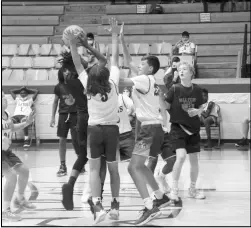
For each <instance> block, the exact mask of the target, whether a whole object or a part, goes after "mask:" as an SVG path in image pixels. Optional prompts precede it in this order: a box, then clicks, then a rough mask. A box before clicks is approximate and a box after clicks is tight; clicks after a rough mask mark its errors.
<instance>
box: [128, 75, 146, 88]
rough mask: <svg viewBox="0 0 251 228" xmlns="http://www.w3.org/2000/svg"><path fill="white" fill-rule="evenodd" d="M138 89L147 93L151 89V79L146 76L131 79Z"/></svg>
mask: <svg viewBox="0 0 251 228" xmlns="http://www.w3.org/2000/svg"><path fill="white" fill-rule="evenodd" d="M130 79H131V80H132V81H133V83H134V86H135V88H136V89H138V90H140V91H142V92H147V91H148V90H149V87H150V79H149V78H148V77H147V76H146V75H141V76H137V77H133V78H130Z"/></svg>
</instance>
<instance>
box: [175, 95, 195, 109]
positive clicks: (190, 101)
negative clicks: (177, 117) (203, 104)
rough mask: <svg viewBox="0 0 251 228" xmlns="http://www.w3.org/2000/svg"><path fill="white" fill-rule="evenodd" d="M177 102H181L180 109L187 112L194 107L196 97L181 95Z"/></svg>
mask: <svg viewBox="0 0 251 228" xmlns="http://www.w3.org/2000/svg"><path fill="white" fill-rule="evenodd" d="M179 102H180V104H181V107H182V109H183V110H184V111H185V112H187V111H188V110H189V109H190V108H194V107H195V102H196V98H187V97H183V98H182V97H181V98H179Z"/></svg>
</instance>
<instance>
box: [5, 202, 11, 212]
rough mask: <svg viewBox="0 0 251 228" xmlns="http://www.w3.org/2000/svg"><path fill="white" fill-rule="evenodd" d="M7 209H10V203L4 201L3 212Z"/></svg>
mask: <svg viewBox="0 0 251 228" xmlns="http://www.w3.org/2000/svg"><path fill="white" fill-rule="evenodd" d="M8 208H10V202H7V201H4V202H3V210H4V211H5V210H6V209H8Z"/></svg>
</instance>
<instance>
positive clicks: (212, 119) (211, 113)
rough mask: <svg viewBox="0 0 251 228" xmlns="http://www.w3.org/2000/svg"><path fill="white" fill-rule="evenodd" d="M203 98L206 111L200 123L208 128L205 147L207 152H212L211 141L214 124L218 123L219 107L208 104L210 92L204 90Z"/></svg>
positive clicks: (202, 114) (211, 103)
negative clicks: (211, 127)
mask: <svg viewBox="0 0 251 228" xmlns="http://www.w3.org/2000/svg"><path fill="white" fill-rule="evenodd" d="M202 96H203V101H204V104H203V106H204V110H203V112H202V113H201V116H200V121H201V123H202V124H203V125H204V126H205V128H206V134H207V145H206V146H205V147H204V149H205V150H212V141H211V129H210V126H211V125H212V124H216V123H217V118H218V106H217V105H216V104H215V103H214V102H213V101H210V102H208V90H206V89H202Z"/></svg>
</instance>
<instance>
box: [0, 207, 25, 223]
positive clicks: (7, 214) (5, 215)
mask: <svg viewBox="0 0 251 228" xmlns="http://www.w3.org/2000/svg"><path fill="white" fill-rule="evenodd" d="M2 220H4V221H8V222H18V221H21V220H22V218H21V217H20V216H19V215H17V214H15V213H12V212H11V210H10V208H8V209H6V210H4V211H3V212H2Z"/></svg>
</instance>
